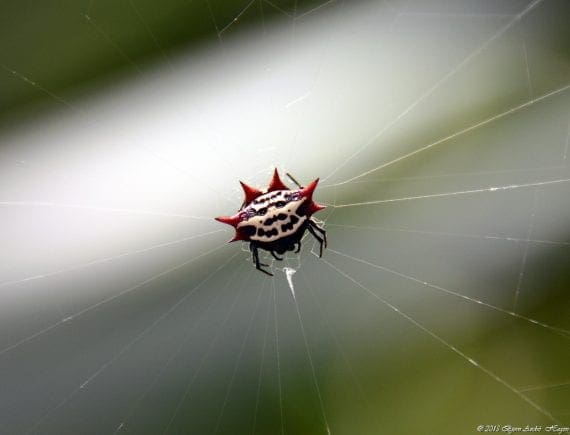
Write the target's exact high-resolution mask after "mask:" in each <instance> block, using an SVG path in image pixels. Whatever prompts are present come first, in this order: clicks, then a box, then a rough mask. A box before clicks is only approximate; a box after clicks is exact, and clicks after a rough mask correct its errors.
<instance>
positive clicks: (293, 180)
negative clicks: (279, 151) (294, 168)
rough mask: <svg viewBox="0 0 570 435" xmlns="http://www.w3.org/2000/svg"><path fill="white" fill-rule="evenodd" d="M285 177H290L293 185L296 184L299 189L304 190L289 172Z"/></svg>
mask: <svg viewBox="0 0 570 435" xmlns="http://www.w3.org/2000/svg"><path fill="white" fill-rule="evenodd" d="M285 175H287V177H289V180H291V181H292V182H293V183H295V184H296V185H297V187H298V188H299V189H302V188H303V186H301V185H300V184H299V182H298V181H297V180H295V179H294V178H293V176H292V175H291V174H290V173H289V172H287V173H286V174H285Z"/></svg>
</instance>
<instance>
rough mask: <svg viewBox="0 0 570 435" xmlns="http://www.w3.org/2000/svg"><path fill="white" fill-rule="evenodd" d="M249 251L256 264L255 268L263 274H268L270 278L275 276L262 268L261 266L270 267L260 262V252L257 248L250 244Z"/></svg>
mask: <svg viewBox="0 0 570 435" xmlns="http://www.w3.org/2000/svg"><path fill="white" fill-rule="evenodd" d="M249 250H250V251H251V256H252V257H253V262H254V263H255V268H256V269H257V270H260V271H261V272H263V273H266V274H267V275H269V276H273V274H272V273H271V272H268V271H267V270H265V269H262V268H261V266H268V265H267V264H264V263H260V262H259V251H258V249H257V246H255V245H253V244H252V243H250V245H249Z"/></svg>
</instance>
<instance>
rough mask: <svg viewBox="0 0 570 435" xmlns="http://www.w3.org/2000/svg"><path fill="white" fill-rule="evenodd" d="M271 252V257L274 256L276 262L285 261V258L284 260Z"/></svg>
mask: <svg viewBox="0 0 570 435" xmlns="http://www.w3.org/2000/svg"><path fill="white" fill-rule="evenodd" d="M269 252H271V255H273V258H275V259H276V260H278V261H283V258H282V257H279V256H278V255H277V254H276V253H275V251H269Z"/></svg>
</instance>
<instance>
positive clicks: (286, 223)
mask: <svg viewBox="0 0 570 435" xmlns="http://www.w3.org/2000/svg"><path fill="white" fill-rule="evenodd" d="M287 175H288V174H287ZM289 177H290V176H289ZM290 178H291V179H292V180H293V181H294V182H295V183H296V184H297V186H298V187H299V188H298V189H297V190H291V189H289V188H288V187H287V186H286V185H285V184H283V182H282V181H281V179H280V178H279V174H278V172H277V169H275V172H274V173H273V178H272V179H271V182H270V183H269V187H268V188H267V191H265V192H263V191H261V190H258V189H256V188H254V187H250V186H248V185H247V184H245V183H244V182H241V181H240V183H241V186H242V188H243V191H244V193H245V199H244V202H243V205H242V207H241V209H240V210H239V211H238V212H237V213H236V214H235V215H233V216H221V217H217V218H216V220H218V221H220V222H223V223H225V224H228V225H231V226H233V227H234V228H235V229H236V233H235V236H234V237H233V239H232V240H230V242H235V241H237V240H242V241H246V242H249V249H250V251H251V253H252V256H253V261H254V262H255V267H256V268H257V269H259V270H261V271H262V272H264V273H266V274H268V275H272V273H270V272H268V271H266V270H264V269H262V268H261V266H267V264H262V263H260V262H259V252H258V250H259V249H264V250H266V251H269V252H270V253H271V255H273V257H274V258H275V259H277V260H283V258H281V257H279V255H282V254H284V253H285V252H287V251H295V252H296V253H297V252H299V251H300V249H301V238H302V237H303V234H305V230H308V231H309V232H310V233H311V234H312V235H313V236H314V237H315V238H316V239H317V240H318V241H319V243H320V254H319V255H320V256H322V255H323V246H324V247H325V248H326V246H327V235H326V231H325V230H324V229H322V228H321V227H319V226H318V225H317V223H316V221H315V220H314V219H313V218H312V217H311V216H312V215H313V213H316V212H318V211H319V210H322V209H324V208H325V206H324V205H320V204H317V203H316V202H314V201H313V192H314V191H315V188H316V187H317V183H318V182H319V179H318V178H317V179H316V180H315V181H313V182H312V183H310V184H309V185H308V186H306V187H302V186H300V185H298V183H297V182H296V181H295V180H294V179H293V178H292V177H290Z"/></svg>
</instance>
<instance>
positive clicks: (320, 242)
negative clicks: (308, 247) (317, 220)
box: [307, 225, 327, 258]
mask: <svg viewBox="0 0 570 435" xmlns="http://www.w3.org/2000/svg"><path fill="white" fill-rule="evenodd" d="M307 228H308V230H309V232H310V233H311V234H312V235H313V237H314V238H315V239H317V240H318V241H319V244H320V249H319V258H320V257H322V256H323V244H324V245H325V246H326V243H327V242H326V236H325V238H324V239H323V238H322V237H321V236H319V235H318V234H317V232H316V231H315V230H314V229H313V228H314V227H313V225H309V226H308V227H307ZM317 228H318V227H317Z"/></svg>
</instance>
